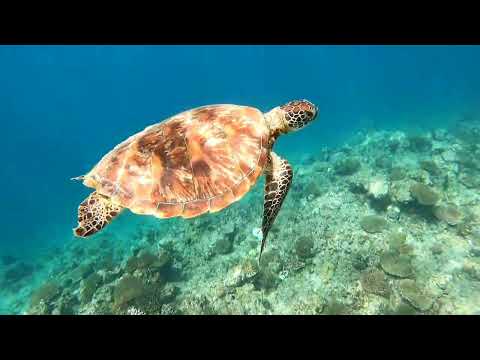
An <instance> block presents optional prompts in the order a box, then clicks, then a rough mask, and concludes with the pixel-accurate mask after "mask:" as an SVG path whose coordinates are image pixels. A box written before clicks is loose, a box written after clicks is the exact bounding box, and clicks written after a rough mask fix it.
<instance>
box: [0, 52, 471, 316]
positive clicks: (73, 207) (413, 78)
mask: <svg viewBox="0 0 480 360" xmlns="http://www.w3.org/2000/svg"><path fill="white" fill-rule="evenodd" d="M478 64H480V46H473V45H472V46H454V45H442V46H440V45H435V46H433V45H415V46H413V45H412V46H407V45H401V46H400V45H369V46H367V45H338V46H334V45H328V46H327V45H309V46H303V45H302V46H300V45H282V46H281V45H275V46H274V45H265V46H262V45H149V46H143V45H142V46H140V45H128V46H127V45H116V46H113V45H109V46H106V45H105V46H103V45H91V46H90V45H24V46H10V45H8V46H7V45H0V119H1V130H2V131H1V134H2V135H3V137H2V145H3V151H2V153H1V155H0V156H1V157H2V158H3V160H2V162H1V163H2V176H1V177H0V182H1V187H2V189H3V196H2V199H3V201H2V205H3V206H2V208H1V209H0V225H1V227H2V230H3V234H2V238H1V240H0V314H3V315H257V314H258V315H467V314H477V315H478V314H480V69H479V67H478Z"/></svg>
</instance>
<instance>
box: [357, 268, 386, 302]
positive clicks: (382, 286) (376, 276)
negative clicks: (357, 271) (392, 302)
mask: <svg viewBox="0 0 480 360" xmlns="http://www.w3.org/2000/svg"><path fill="white" fill-rule="evenodd" d="M360 284H361V285H362V289H363V290H364V291H365V292H367V293H372V294H375V295H380V296H383V297H386V298H388V296H389V295H390V286H389V284H388V280H387V278H386V277H385V274H384V273H383V272H382V271H380V270H377V269H372V270H368V271H365V272H363V273H362V275H361V276H360Z"/></svg>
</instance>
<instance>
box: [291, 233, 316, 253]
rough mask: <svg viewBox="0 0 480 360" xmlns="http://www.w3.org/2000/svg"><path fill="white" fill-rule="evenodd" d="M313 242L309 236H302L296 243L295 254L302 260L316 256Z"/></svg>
mask: <svg viewBox="0 0 480 360" xmlns="http://www.w3.org/2000/svg"><path fill="white" fill-rule="evenodd" d="M313 245H314V243H313V240H312V239H311V238H310V237H308V236H301V237H300V238H299V239H298V240H297V241H296V242H295V253H296V254H297V256H298V257H299V258H301V259H307V258H310V257H312V256H313V255H314V253H313Z"/></svg>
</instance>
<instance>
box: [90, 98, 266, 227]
mask: <svg viewBox="0 0 480 360" xmlns="http://www.w3.org/2000/svg"><path fill="white" fill-rule="evenodd" d="M268 134H269V132H268V127H267V124H266V122H265V119H264V116H263V114H262V113H261V112H260V111H259V110H258V109H255V108H252V107H246V106H237V105H211V106H204V107H201V108H197V109H193V110H190V111H186V112H183V113H180V114H178V115H175V116H173V117H171V118H169V119H167V120H165V121H163V122H161V123H158V124H155V125H152V126H149V127H147V128H146V129H145V130H143V131H141V132H139V133H137V134H135V135H133V136H131V137H130V138H128V139H127V140H125V141H124V142H122V143H120V144H119V145H117V146H116V147H115V148H114V149H113V150H112V151H110V152H109V153H108V154H107V155H105V156H104V157H103V158H102V159H101V160H100V162H99V163H98V164H97V165H96V166H95V167H94V168H93V169H92V170H91V171H90V172H89V173H88V174H86V175H85V177H84V184H85V185H86V186H88V187H92V188H94V189H96V190H97V192H99V193H100V194H103V195H106V196H108V197H110V198H111V200H112V201H113V202H114V203H115V204H118V205H121V206H123V207H126V208H128V209H130V210H131V211H132V212H134V213H136V214H148V215H154V216H156V217H159V218H168V217H174V216H182V217H184V218H191V217H195V216H198V215H201V214H203V213H205V212H208V211H210V212H215V211H219V210H221V209H223V208H225V207H227V206H228V205H230V204H232V203H233V202H235V201H237V200H239V199H240V198H241V197H243V195H245V193H246V192H247V191H248V190H250V188H251V186H252V185H253V184H255V182H256V181H257V179H258V177H259V176H260V175H261V174H262V172H263V168H264V166H265V164H266V161H267V154H268Z"/></svg>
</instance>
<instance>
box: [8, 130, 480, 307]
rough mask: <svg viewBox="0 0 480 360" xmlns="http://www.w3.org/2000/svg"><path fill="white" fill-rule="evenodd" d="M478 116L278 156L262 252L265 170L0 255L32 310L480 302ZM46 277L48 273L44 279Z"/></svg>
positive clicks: (12, 294)
mask: <svg viewBox="0 0 480 360" xmlns="http://www.w3.org/2000/svg"><path fill="white" fill-rule="evenodd" d="M479 135H480V123H478V122H474V121H471V122H469V123H468V125H465V124H463V125H461V126H455V127H454V128H453V129H435V130H434V131H431V132H423V133H420V132H417V133H415V134H413V133H408V132H403V131H369V132H367V133H358V134H356V135H355V136H354V137H352V141H351V142H349V143H347V144H344V145H343V146H342V147H341V148H338V149H336V148H324V147H322V148H321V149H319V150H318V152H316V153H308V154H300V155H299V156H298V157H297V158H295V156H293V155H292V156H288V155H287V156H286V157H287V158H289V161H290V162H291V163H292V166H293V168H294V169H295V180H294V183H293V185H292V188H291V190H290V192H289V196H288V197H287V199H286V201H285V203H284V205H283V207H282V211H281V212H280V213H279V215H278V218H277V220H276V222H275V224H274V226H273V227H272V229H271V232H270V235H269V238H268V240H267V246H266V249H265V252H264V254H263V256H262V259H261V261H260V263H258V252H259V246H260V240H261V230H260V227H261V222H262V219H261V214H262V199H263V181H264V180H261V181H260V184H258V186H255V187H253V188H252V190H251V191H250V192H249V193H248V194H247V195H246V196H245V197H244V198H243V199H242V200H241V201H239V202H236V203H234V204H233V205H232V206H230V207H228V208H226V209H225V210H223V211H221V212H219V213H213V214H205V215H204V216H202V217H199V218H194V219H188V220H186V219H165V220H162V221H159V220H158V219H155V218H151V217H140V216H134V215H129V214H126V215H125V216H124V217H122V219H119V220H116V223H115V224H112V225H111V226H109V228H108V229H107V230H106V231H105V232H102V233H100V234H99V235H98V236H96V238H95V239H92V240H91V241H88V242H83V241H78V239H74V238H72V239H70V240H71V241H66V242H65V245H64V246H63V247H60V248H59V247H56V248H55V247H52V248H51V249H48V250H46V251H45V253H44V254H42V256H41V257H40V256H39V257H38V260H29V259H28V260H27V259H23V258H22V257H21V256H17V255H16V254H15V256H14V254H12V255H3V256H2V257H1V261H0V284H1V285H2V286H1V289H0V291H1V296H0V300H1V301H0V309H1V311H3V312H4V313H19V314H20V313H28V314H122V315H174V314H315V315H320V314H321V315H332V314H402V315H405V314H472V313H476V312H479V311H480V298H479V296H478V294H480V193H479V189H480V180H479V179H480V163H479V160H478V159H480V156H479V151H480V147H479V146H478V139H479ZM52 279H54V280H52Z"/></svg>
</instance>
